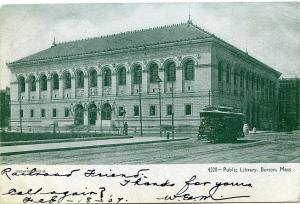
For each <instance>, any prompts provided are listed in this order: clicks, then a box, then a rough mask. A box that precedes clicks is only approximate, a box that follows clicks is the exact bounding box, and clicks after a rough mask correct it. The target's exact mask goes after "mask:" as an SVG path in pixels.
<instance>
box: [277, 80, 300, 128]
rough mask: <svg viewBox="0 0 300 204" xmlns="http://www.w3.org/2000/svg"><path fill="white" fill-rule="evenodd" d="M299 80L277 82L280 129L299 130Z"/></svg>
mask: <svg viewBox="0 0 300 204" xmlns="http://www.w3.org/2000/svg"><path fill="white" fill-rule="evenodd" d="M299 101H300V79H299V78H287V79H285V78H283V79H281V80H280V81H279V121H280V126H281V129H286V128H287V129H299V128H300V104H299Z"/></svg>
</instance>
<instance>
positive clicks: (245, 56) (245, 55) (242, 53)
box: [213, 37, 281, 78]
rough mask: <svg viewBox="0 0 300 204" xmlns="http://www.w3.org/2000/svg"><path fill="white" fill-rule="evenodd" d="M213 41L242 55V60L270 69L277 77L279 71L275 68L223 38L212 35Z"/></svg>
mask: <svg viewBox="0 0 300 204" xmlns="http://www.w3.org/2000/svg"><path fill="white" fill-rule="evenodd" d="M213 42H214V43H217V44H219V45H221V46H223V47H225V48H227V49H229V50H230V51H232V52H233V53H234V54H237V55H238V56H239V57H242V58H243V59H244V60H246V61H248V62H250V63H252V64H255V65H259V66H261V67H263V68H264V69H267V70H268V71H272V72H273V73H274V74H275V75H276V77H277V78H279V77H280V75H281V73H280V72H278V71H277V70H275V69H273V68H271V67H270V66H268V65H266V64H264V63H263V62H261V61H259V60H257V59H255V58H254V57H252V56H251V55H249V54H247V53H245V52H244V51H242V50H240V49H238V48H237V47H235V46H233V45H231V44H229V43H227V42H225V41H224V40H222V39H220V38H217V37H214V40H213Z"/></svg>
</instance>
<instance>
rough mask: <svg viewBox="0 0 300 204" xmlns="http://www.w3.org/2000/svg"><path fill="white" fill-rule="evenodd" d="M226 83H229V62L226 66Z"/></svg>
mask: <svg viewBox="0 0 300 204" xmlns="http://www.w3.org/2000/svg"><path fill="white" fill-rule="evenodd" d="M226 83H230V67H229V64H228V65H227V67H226Z"/></svg>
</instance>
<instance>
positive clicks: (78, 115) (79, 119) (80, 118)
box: [74, 104, 84, 125]
mask: <svg viewBox="0 0 300 204" xmlns="http://www.w3.org/2000/svg"><path fill="white" fill-rule="evenodd" d="M74 124H75V125H83V124H84V110H83V106H82V105H81V104H78V105H77V106H76V108H75V118H74Z"/></svg>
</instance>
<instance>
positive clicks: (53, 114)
mask: <svg viewBox="0 0 300 204" xmlns="http://www.w3.org/2000/svg"><path fill="white" fill-rule="evenodd" d="M52 117H56V108H53V109H52Z"/></svg>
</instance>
